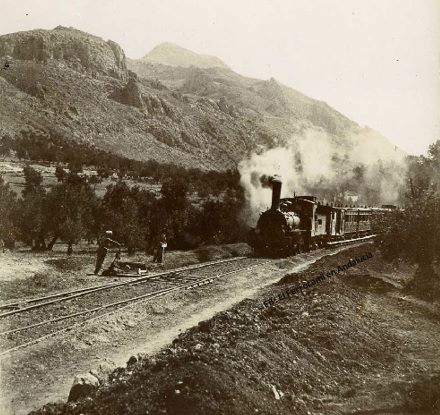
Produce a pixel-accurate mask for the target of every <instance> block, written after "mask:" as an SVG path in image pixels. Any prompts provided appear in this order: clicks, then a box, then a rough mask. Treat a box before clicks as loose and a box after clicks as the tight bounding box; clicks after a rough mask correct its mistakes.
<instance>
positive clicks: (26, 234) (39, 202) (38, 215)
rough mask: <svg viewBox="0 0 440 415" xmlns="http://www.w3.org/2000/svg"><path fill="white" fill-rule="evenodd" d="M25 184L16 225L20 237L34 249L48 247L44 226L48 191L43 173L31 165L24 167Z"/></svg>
mask: <svg viewBox="0 0 440 415" xmlns="http://www.w3.org/2000/svg"><path fill="white" fill-rule="evenodd" d="M23 173H24V177H25V185H24V189H23V192H22V195H23V198H22V199H21V200H20V201H19V203H18V214H17V215H16V217H15V219H16V225H17V228H18V230H19V237H20V239H21V240H22V241H23V242H25V243H27V244H28V245H30V246H31V247H32V249H33V250H37V251H38V250H44V249H46V242H45V239H44V238H45V235H46V229H45V227H44V203H45V197H46V192H45V190H44V188H43V186H42V182H43V178H42V176H41V173H39V172H38V171H36V170H35V169H34V168H32V167H31V166H29V165H28V166H25V167H24V168H23Z"/></svg>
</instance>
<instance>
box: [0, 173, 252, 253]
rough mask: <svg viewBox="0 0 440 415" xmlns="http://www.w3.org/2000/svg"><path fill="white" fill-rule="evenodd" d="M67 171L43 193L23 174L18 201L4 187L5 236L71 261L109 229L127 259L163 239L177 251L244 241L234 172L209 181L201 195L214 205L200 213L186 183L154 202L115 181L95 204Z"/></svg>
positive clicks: (36, 178) (176, 182)
mask: <svg viewBox="0 0 440 415" xmlns="http://www.w3.org/2000/svg"><path fill="white" fill-rule="evenodd" d="M69 167H70V169H71V170H70V171H66V170H64V168H62V167H61V166H58V167H57V168H56V172H55V174H56V177H57V180H58V183H57V184H56V185H54V186H52V187H51V188H49V189H48V190H45V188H44V187H43V185H42V182H43V178H42V176H41V174H40V173H39V172H38V171H37V170H35V169H34V168H32V167H30V166H26V167H25V168H24V176H25V186H24V190H23V192H22V195H21V198H18V199H17V198H16V195H15V194H14V193H13V192H11V191H10V190H9V188H8V186H7V185H6V184H4V183H3V182H1V184H0V195H1V196H2V200H1V203H0V213H2V220H3V222H4V223H5V225H4V226H3V227H2V229H4V231H3V233H4V234H5V235H6V234H9V233H10V234H11V235H13V237H17V238H18V239H19V240H21V241H22V242H24V243H26V244H28V245H29V246H31V247H32V249H33V250H35V251H38V250H46V249H49V250H50V249H52V248H53V246H54V244H55V243H56V241H62V242H64V243H66V244H67V252H68V253H69V254H70V253H72V251H73V246H74V245H75V244H76V243H77V242H78V241H80V240H81V239H87V240H93V239H96V238H97V236H98V235H99V234H100V233H101V232H102V231H103V230H107V229H111V230H112V231H113V232H114V237H115V239H117V240H118V241H120V242H121V243H123V245H125V246H126V247H127V249H128V253H129V254H132V253H134V252H135V251H136V250H146V251H147V252H151V251H152V249H153V247H155V241H157V239H158V236H159V235H160V234H162V233H163V232H165V233H166V234H167V238H168V243H169V247H170V248H174V249H187V248H194V247H196V246H198V245H200V244H206V243H209V244H212V243H226V242H235V241H237V240H239V239H240V238H242V237H243V235H244V230H243V228H242V227H241V225H240V223H239V220H238V217H239V213H240V211H241V208H242V206H243V193H242V191H241V187H240V185H239V178H238V174H235V173H233V172H227V173H225V174H224V175H223V176H217V175H212V177H213V178H214V180H217V179H219V178H222V179H219V183H217V184H215V183H214V184H213V187H211V188H209V186H208V187H207V188H206V189H210V190H211V193H209V194H210V195H211V196H210V198H211V199H209V200H208V201H207V202H204V203H202V204H201V205H198V206H197V205H194V204H193V203H192V201H191V199H190V193H191V192H194V190H195V188H194V184H191V182H189V181H188V179H187V177H186V176H179V175H173V176H169V177H167V178H165V179H163V182H162V187H161V195H160V197H159V198H158V197H157V196H156V195H155V194H154V193H151V192H149V191H147V190H144V189H141V188H139V187H137V186H134V187H130V186H128V185H127V184H126V183H125V182H124V181H122V180H119V181H118V182H117V183H116V184H112V185H109V186H108V187H107V191H106V193H105V195H104V196H103V197H102V199H100V198H97V196H96V194H95V192H94V189H93V185H94V181H93V180H91V178H88V177H87V176H82V175H81V174H80V173H79V170H78V168H76V167H75V166H73V165H70V166H69ZM223 186H229V187H228V190H227V191H224V192H221V191H220V190H219V189H221V188H222V187H223ZM213 188H214V189H215V190H214V191H213V190H212V189H213ZM214 192H215V194H216V195H217V196H213V193H214ZM8 218H9V219H8ZM8 220H9V222H8ZM0 237H1V236H0Z"/></svg>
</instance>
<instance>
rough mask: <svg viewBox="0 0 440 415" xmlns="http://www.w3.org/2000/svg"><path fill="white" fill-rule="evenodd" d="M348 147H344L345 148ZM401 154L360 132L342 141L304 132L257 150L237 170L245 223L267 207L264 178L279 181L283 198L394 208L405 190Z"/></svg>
mask: <svg viewBox="0 0 440 415" xmlns="http://www.w3.org/2000/svg"><path fill="white" fill-rule="evenodd" d="M347 143H349V144H347ZM406 169H407V165H406V161H405V154H404V153H403V152H402V151H401V150H399V149H397V148H394V147H392V146H391V145H389V143H387V142H386V141H385V139H384V138H383V137H381V136H380V135H378V133H376V132H374V131H371V130H367V129H363V130H362V131H361V133H359V134H356V135H353V136H352V137H350V138H349V139H344V140H341V139H339V138H337V137H334V136H330V135H328V134H326V133H325V132H323V131H317V130H312V129H309V130H307V131H306V132H305V133H304V134H303V135H302V136H293V137H292V138H291V140H289V141H288V142H287V143H286V144H285V145H281V146H278V147H275V148H270V149H260V151H258V152H255V153H254V154H252V155H251V156H250V157H249V158H247V159H245V160H243V161H242V162H241V163H240V164H239V171H240V175H241V184H242V186H243V188H244V190H245V194H246V200H247V208H246V211H245V212H243V216H244V220H245V221H246V222H247V223H248V224H250V225H253V224H254V223H255V221H256V219H257V218H258V216H259V214H260V213H261V212H262V211H264V210H266V209H267V208H268V207H269V205H270V200H271V191H272V190H271V187H270V185H269V178H270V176H273V175H275V174H277V175H281V176H282V177H283V178H284V187H283V194H284V195H285V196H286V197H287V196H293V195H294V192H296V194H314V195H317V196H318V197H319V198H320V199H321V200H323V201H324V202H337V203H350V200H344V198H346V197H347V194H348V195H355V196H356V197H357V198H358V199H357V200H356V201H355V203H359V204H364V205H380V204H385V203H386V204H399V203H398V202H399V197H400V196H401V193H402V189H403V188H404V185H405V177H406Z"/></svg>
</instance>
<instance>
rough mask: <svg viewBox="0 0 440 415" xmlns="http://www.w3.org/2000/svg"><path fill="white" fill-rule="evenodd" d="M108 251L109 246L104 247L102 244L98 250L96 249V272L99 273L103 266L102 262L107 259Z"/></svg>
mask: <svg viewBox="0 0 440 415" xmlns="http://www.w3.org/2000/svg"><path fill="white" fill-rule="evenodd" d="M107 251H108V250H107V248H104V247H102V246H100V247H99V248H98V250H97V251H96V267H95V274H97V273H98V272H99V271H100V269H101V267H102V264H103V263H104V259H105V257H106V255H107Z"/></svg>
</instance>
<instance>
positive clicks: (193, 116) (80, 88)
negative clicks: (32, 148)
mask: <svg viewBox="0 0 440 415" xmlns="http://www.w3.org/2000/svg"><path fill="white" fill-rule="evenodd" d="M0 64H1V66H2V67H3V69H2V70H0V97H1V98H0V99H1V105H0V139H1V138H2V137H10V138H12V139H14V137H17V136H19V135H20V134H21V132H22V131H23V130H31V131H33V132H35V131H36V132H41V133H44V134H46V135H47V136H49V137H52V136H55V137H62V138H63V139H65V140H72V141H76V142H79V143H87V144H88V145H92V146H95V147H96V148H98V149H101V150H106V151H109V152H112V153H115V154H118V155H123V156H125V157H129V158H132V159H137V160H149V159H153V160H157V161H159V162H163V163H175V164H180V165H183V166H187V167H194V166H197V167H200V168H202V169H217V170H222V169H226V168H231V167H235V166H237V163H239V162H240V161H241V160H242V159H243V157H245V156H246V155H247V154H249V153H251V152H253V151H255V150H256V149H261V148H270V147H274V146H278V145H282V144H283V143H286V142H287V141H289V140H290V139H291V137H292V136H293V135H301V134H302V133H304V131H307V130H310V129H315V130H319V131H323V132H325V133H326V134H328V137H329V140H330V141H331V142H332V145H335V146H338V148H342V147H343V146H344V145H349V144H350V137H352V136H353V135H356V134H359V133H360V132H362V129H361V127H359V126H358V125H357V124H356V123H354V122H353V121H351V120H349V119H348V118H347V117H345V116H344V115H342V114H340V113H339V112H337V111H335V110H334V109H332V108H331V107H329V106H328V105H327V104H326V103H324V102H321V101H316V100H313V99H311V98H309V97H307V96H305V95H303V94H301V93H300V92H298V91H295V90H294V89H292V88H289V87H286V86H284V85H282V84H281V83H279V82H277V81H276V80H275V79H270V80H259V79H251V78H246V77H244V76H241V75H239V74H237V73H235V72H233V71H232V70H231V69H229V68H228V67H227V66H226V65H225V64H223V63H222V62H221V61H220V60H218V59H217V58H213V57H207V56H204V55H198V54H195V53H193V52H191V51H188V50H186V49H183V48H180V47H178V46H175V45H171V44H163V45H159V46H158V47H157V48H155V49H153V50H152V51H151V52H150V53H149V54H148V55H147V56H146V57H144V58H142V59H140V60H130V59H127V58H126V57H125V54H124V52H123V50H122V49H121V48H120V47H119V45H117V44H116V43H115V42H112V41H104V40H103V39H101V38H99V37H96V36H92V35H90V34H88V33H84V32H81V31H79V30H76V29H73V28H66V27H57V28H55V29H53V30H32V31H27V32H19V33H12V34H8V35H4V36H0ZM376 136H377V137H379V138H377V139H378V140H379V142H380V143H382V144H381V145H383V146H388V147H391V144H390V143H389V142H388V141H387V140H386V139H385V138H383V137H381V136H380V135H377V134H376ZM376 145H377V144H376Z"/></svg>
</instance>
